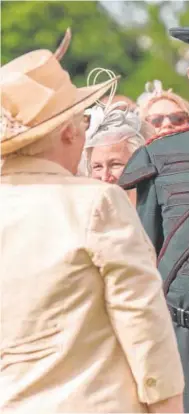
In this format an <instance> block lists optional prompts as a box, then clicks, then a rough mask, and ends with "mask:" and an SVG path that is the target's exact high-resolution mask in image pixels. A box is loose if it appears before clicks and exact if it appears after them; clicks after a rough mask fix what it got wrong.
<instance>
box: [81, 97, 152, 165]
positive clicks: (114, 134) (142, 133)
mask: <svg viewBox="0 0 189 414" xmlns="http://www.w3.org/2000/svg"><path fill="white" fill-rule="evenodd" d="M120 105H121V106H123V105H124V106H125V107H126V109H125V110H121V109H119V108H120ZM85 115H86V116H89V118H90V120H89V128H88V130H87V131H86V142H85V146H84V148H85V151H84V154H83V158H84V159H85V164H86V169H87V173H88V172H89V164H90V156H91V152H92V149H93V148H94V147H96V146H106V145H107V146H110V145H113V144H116V143H118V142H120V141H123V140H125V142H126V145H128V148H129V151H130V152H131V154H132V153H133V152H135V151H136V150H137V149H138V148H139V147H141V146H142V145H145V142H146V140H147V139H148V138H150V137H151V136H152V135H154V133H155V130H154V127H153V126H151V125H150V124H148V123H147V122H144V121H142V120H141V119H140V117H139V115H137V113H136V112H133V111H130V110H129V108H128V106H127V104H126V103H125V102H116V103H115V104H113V105H110V106H108V107H104V108H103V107H102V106H101V105H96V106H94V107H93V108H90V109H88V110H87V111H86V112H85ZM82 162H84V161H83V160H82Z"/></svg>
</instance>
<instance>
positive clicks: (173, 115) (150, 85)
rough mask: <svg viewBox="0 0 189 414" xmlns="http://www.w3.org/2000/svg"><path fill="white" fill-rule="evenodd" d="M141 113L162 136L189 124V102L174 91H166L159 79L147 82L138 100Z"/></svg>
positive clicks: (157, 133)
mask: <svg viewBox="0 0 189 414" xmlns="http://www.w3.org/2000/svg"><path fill="white" fill-rule="evenodd" d="M137 104H138V106H139V114H140V116H141V118H142V119H145V120H146V121H148V122H150V123H151V124H152V125H153V126H154V127H155V129H156V135H158V136H162V135H164V134H170V133H172V132H177V131H178V130H180V128H185V127H186V126H187V125H189V102H187V101H186V100H184V99H183V98H181V97H180V96H179V95H176V94H175V93H173V92H172V90H171V89H169V90H168V91H164V90H163V87H162V83H161V81H159V80H154V81H153V82H147V83H146V85H145V92H144V93H143V94H142V95H141V96H139V98H138V100H137Z"/></svg>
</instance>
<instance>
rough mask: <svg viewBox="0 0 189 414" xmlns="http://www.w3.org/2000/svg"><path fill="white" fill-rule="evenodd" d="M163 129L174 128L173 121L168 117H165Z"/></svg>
mask: <svg viewBox="0 0 189 414" xmlns="http://www.w3.org/2000/svg"><path fill="white" fill-rule="evenodd" d="M161 127H162V128H164V127H170V128H171V127H172V123H171V120H170V118H169V117H168V116H165V117H164V119H163V122H162V124H161Z"/></svg>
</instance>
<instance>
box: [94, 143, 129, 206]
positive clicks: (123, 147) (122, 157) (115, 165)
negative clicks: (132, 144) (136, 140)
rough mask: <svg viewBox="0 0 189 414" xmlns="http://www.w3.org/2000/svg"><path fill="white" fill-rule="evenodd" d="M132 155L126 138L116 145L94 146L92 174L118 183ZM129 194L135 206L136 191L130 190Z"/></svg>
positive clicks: (98, 178)
mask: <svg viewBox="0 0 189 414" xmlns="http://www.w3.org/2000/svg"><path fill="white" fill-rule="evenodd" d="M131 155H132V154H131V152H130V151H129V149H128V145H127V142H126V141H125V140H123V141H121V142H119V143H117V144H114V145H106V146H102V147H101V146H99V147H95V148H93V149H92V153H91V162H90V166H91V176H92V177H93V178H96V179H97V180H102V181H106V182H108V183H111V184H116V183H117V182H118V180H119V178H120V176H121V174H122V172H123V169H124V167H125V165H126V164H127V162H128V160H129V158H130V157H131ZM127 194H128V196H129V198H130V200H131V202H132V203H133V204H134V206H135V205H136V191H135V190H130V191H128V192H127Z"/></svg>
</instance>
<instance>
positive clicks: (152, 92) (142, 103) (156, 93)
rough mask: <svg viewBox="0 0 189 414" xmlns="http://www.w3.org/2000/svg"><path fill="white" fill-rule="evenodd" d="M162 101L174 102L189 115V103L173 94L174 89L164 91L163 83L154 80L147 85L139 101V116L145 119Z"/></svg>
mask: <svg viewBox="0 0 189 414" xmlns="http://www.w3.org/2000/svg"><path fill="white" fill-rule="evenodd" d="M162 99H165V100H168V101H172V102H174V103H175V104H176V105H178V106H179V107H180V109H181V110H182V111H184V112H187V113H188V114H189V102H188V101H186V100H185V99H184V98H182V97H181V96H179V95H177V94H175V93H173V92H172V89H169V90H167V91H165V90H163V86H162V82H161V81H159V80H154V81H153V82H147V83H146V84H145V92H144V93H143V94H142V95H140V96H139V97H138V99H137V104H138V107H139V114H140V116H141V117H142V119H144V118H145V117H146V116H147V115H148V111H149V109H150V108H151V106H152V105H153V104H154V103H155V102H158V101H160V100H162Z"/></svg>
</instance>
